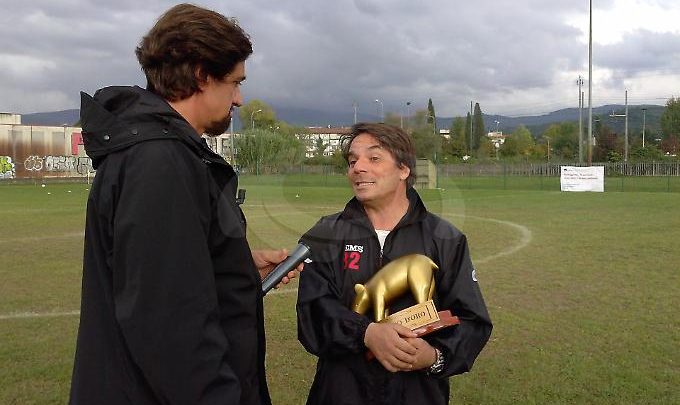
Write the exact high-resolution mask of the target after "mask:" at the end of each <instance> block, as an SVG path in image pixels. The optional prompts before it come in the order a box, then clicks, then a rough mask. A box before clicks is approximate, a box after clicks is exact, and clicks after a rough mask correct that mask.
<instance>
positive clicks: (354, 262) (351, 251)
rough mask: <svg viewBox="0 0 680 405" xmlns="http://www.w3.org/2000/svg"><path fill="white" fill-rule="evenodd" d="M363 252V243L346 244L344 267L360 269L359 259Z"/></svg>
mask: <svg viewBox="0 0 680 405" xmlns="http://www.w3.org/2000/svg"><path fill="white" fill-rule="evenodd" d="M363 252H364V247H363V246H362V245H345V252H344V254H343V256H342V268H343V269H345V270H349V271H359V261H360V260H361V254H362V253H363Z"/></svg>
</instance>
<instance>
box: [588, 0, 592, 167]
mask: <svg viewBox="0 0 680 405" xmlns="http://www.w3.org/2000/svg"><path fill="white" fill-rule="evenodd" d="M589 2H590V13H589V15H590V25H589V27H588V166H592V164H593V0H589Z"/></svg>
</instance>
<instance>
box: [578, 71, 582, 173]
mask: <svg viewBox="0 0 680 405" xmlns="http://www.w3.org/2000/svg"><path fill="white" fill-rule="evenodd" d="M576 84H578V162H579V163H583V117H582V114H583V96H582V95H583V93H582V92H581V87H582V86H583V78H582V77H581V75H579V76H578V80H577V81H576Z"/></svg>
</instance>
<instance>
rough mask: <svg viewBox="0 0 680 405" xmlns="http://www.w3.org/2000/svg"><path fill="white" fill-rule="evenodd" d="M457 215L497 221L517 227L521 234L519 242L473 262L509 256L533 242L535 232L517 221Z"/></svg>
mask: <svg viewBox="0 0 680 405" xmlns="http://www.w3.org/2000/svg"><path fill="white" fill-rule="evenodd" d="M456 216H460V217H465V218H472V219H476V220H479V221H487V222H493V223H496V224H501V225H505V226H507V227H510V228H512V229H515V230H516V231H517V232H519V234H520V239H519V243H517V244H516V245H514V246H509V247H507V248H505V249H503V250H501V251H500V252H498V253H494V254H492V255H490V256H486V257H483V258H481V259H478V260H473V263H475V264H480V263H486V262H490V261H492V260H496V259H498V258H499V257H503V256H509V255H511V254H513V253H515V252H517V251H519V250H521V249H524V248H525V247H527V246H528V245H529V244H530V243H531V240H532V239H533V233H532V232H531V230H530V229H529V228H527V227H526V226H524V225H521V224H518V223H515V222H510V221H503V220H500V219H494V218H484V217H476V216H473V215H456Z"/></svg>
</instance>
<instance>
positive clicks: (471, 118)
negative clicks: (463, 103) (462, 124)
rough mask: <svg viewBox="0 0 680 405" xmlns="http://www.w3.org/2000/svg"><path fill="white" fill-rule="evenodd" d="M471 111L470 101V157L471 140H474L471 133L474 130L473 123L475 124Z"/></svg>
mask: <svg viewBox="0 0 680 405" xmlns="http://www.w3.org/2000/svg"><path fill="white" fill-rule="evenodd" d="M473 111H474V110H473V108H472V101H470V155H472V139H473V138H474V134H473V132H474V128H475V127H474V122H475V119H474V117H475V116H474V112H473Z"/></svg>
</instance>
